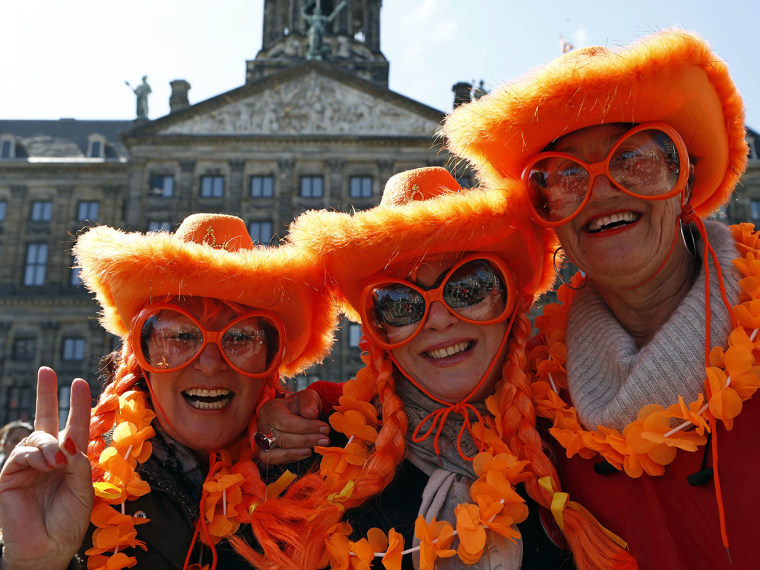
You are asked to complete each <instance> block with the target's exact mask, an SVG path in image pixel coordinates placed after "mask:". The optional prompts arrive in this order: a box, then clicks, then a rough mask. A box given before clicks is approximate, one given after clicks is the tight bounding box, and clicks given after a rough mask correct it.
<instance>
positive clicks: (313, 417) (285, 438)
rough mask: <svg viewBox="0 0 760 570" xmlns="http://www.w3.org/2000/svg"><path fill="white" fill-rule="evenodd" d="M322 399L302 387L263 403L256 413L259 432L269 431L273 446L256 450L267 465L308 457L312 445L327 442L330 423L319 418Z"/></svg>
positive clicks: (328, 442)
mask: <svg viewBox="0 0 760 570" xmlns="http://www.w3.org/2000/svg"><path fill="white" fill-rule="evenodd" d="M321 410H322V401H321V400H320V398H319V395H318V394H317V393H316V392H315V391H314V390H309V389H306V390H301V391H300V392H296V393H295V394H291V395H289V396H286V397H285V398H274V399H272V400H269V401H268V402H266V403H265V404H264V405H263V406H261V409H260V410H259V414H258V426H259V428H258V429H259V431H260V432H262V433H272V434H273V435H274V437H275V442H274V446H273V447H272V449H270V450H269V451H262V452H261V453H259V460H260V461H261V462H262V463H264V464H266V465H281V464H283V463H291V462H293V461H298V460H300V459H305V458H307V457H309V456H310V455H311V454H312V452H313V451H314V446H315V445H330V439H329V438H328V437H327V435H328V434H329V433H330V426H329V425H327V424H326V423H325V422H323V421H320V420H318V419H317V418H318V417H319V414H320V412H321Z"/></svg>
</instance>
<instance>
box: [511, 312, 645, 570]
mask: <svg viewBox="0 0 760 570" xmlns="http://www.w3.org/2000/svg"><path fill="white" fill-rule="evenodd" d="M528 306H529V300H524V299H523V300H521V301H520V302H519V303H518V307H517V309H516V310H517V311H518V314H517V316H516V318H515V323H514V325H513V327H512V338H511V341H510V349H509V352H508V356H507V360H506V362H505V363H504V371H503V373H502V382H503V385H502V386H500V387H499V389H498V390H497V397H498V402H499V410H500V412H501V415H502V422H503V424H502V428H503V433H504V434H505V439H506V440H507V441H506V443H507V445H509V448H510V449H511V450H512V451H514V452H515V453H516V454H517V456H518V457H519V458H520V459H525V460H528V461H529V462H530V463H529V465H528V472H529V473H530V474H531V477H530V478H529V479H527V480H526V481H525V490H526V491H527V493H528V495H529V496H530V497H531V498H532V499H533V500H534V501H536V502H537V503H538V504H539V505H541V506H543V507H546V508H550V507H551V503H552V498H553V495H552V494H551V493H549V491H547V490H545V489H543V488H542V487H541V486H540V485H539V484H538V479H539V478H541V477H545V476H549V477H551V479H552V481H553V482H554V488H555V489H556V490H557V491H560V490H561V487H560V482H559V476H558V475H557V471H556V469H555V468H554V465H553V464H552V462H551V460H550V459H549V457H548V456H547V455H546V453H545V451H544V446H543V443H542V441H541V436H540V435H539V433H538V431H537V430H536V412H535V409H534V407H533V401H532V399H531V395H530V394H531V391H530V383H529V379H528V375H527V374H526V372H525V371H526V370H527V365H528V358H527V351H526V348H525V347H526V344H527V340H528V337H529V336H530V333H531V330H532V325H531V323H530V321H529V320H528V317H527V314H526V310H527V307H528ZM564 521H565V528H564V529H563V533H564V535H565V538H566V539H567V541H568V544H569V545H570V548H571V550H572V552H573V558H574V559H575V563H576V565H577V567H578V569H579V570H592V569H613V568H614V569H628V568H631V569H633V568H638V565H637V564H636V562H635V561H634V559H633V557H632V556H631V555H630V554H629V553H628V552H626V551H625V550H624V549H623V548H621V547H620V546H618V545H617V544H616V543H615V542H613V541H612V540H611V539H610V538H608V537H607V535H605V534H604V532H603V531H602V529H601V527H600V526H599V524H598V523H596V521H594V520H592V519H590V518H589V517H588V515H587V514H586V513H585V512H581V511H578V510H576V509H575V508H573V507H572V505H568V508H566V509H565V511H564Z"/></svg>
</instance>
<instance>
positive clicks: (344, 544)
mask: <svg viewBox="0 0 760 570" xmlns="http://www.w3.org/2000/svg"><path fill="white" fill-rule="evenodd" d="M350 534H351V525H349V524H348V523H347V522H341V523H338V524H336V525H334V526H332V527H331V528H330V529H329V530H328V531H327V537H326V538H325V550H324V553H323V554H322V560H321V561H320V563H319V567H320V568H323V567H324V566H326V565H327V564H328V563H329V564H330V568H332V569H333V570H348V568H349V552H350V550H351V546H350V543H349V540H348V536H349V535H350Z"/></svg>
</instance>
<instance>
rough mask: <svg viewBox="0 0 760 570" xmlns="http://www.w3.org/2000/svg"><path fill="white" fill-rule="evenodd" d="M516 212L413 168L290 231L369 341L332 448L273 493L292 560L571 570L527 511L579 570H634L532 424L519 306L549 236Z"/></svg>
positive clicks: (546, 258)
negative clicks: (370, 197) (286, 520)
mask: <svg viewBox="0 0 760 570" xmlns="http://www.w3.org/2000/svg"><path fill="white" fill-rule="evenodd" d="M527 207H528V205H527V203H526V201H525V200H523V199H520V200H505V197H504V195H502V194H499V193H490V194H489V193H485V192H481V191H479V190H473V191H465V190H462V189H461V188H459V186H458V185H457V184H456V181H455V180H454V179H453V178H452V177H451V175H450V174H449V173H448V172H447V171H446V170H445V169H443V168H425V169H418V170H412V171H408V172H403V173H400V174H397V175H395V176H394V177H392V178H391V179H390V180H389V181H388V183H387V185H386V188H385V191H384V193H383V198H382V201H381V204H380V205H379V206H377V207H376V208H373V209H371V210H367V211H364V212H357V213H355V214H353V215H349V214H344V213H338V212H326V211H319V212H316V211H314V212H308V213H306V214H304V215H302V216H301V217H299V218H298V219H297V220H296V222H295V223H294V224H293V226H292V227H291V230H290V234H289V239H290V240H291V241H292V242H293V243H295V244H297V245H298V246H299V247H304V248H306V249H309V250H313V251H314V253H315V254H317V255H318V256H319V257H320V258H321V259H322V260H323V262H324V263H325V266H326V269H327V274H328V276H329V279H330V281H331V282H332V281H334V282H335V284H336V287H337V291H338V298H339V301H340V303H341V305H342V307H343V310H344V312H345V313H346V314H347V315H348V316H349V317H351V318H352V319H354V320H360V321H361V323H362V330H363V333H364V335H365V340H364V342H363V343H362V348H363V350H364V352H365V354H364V356H363V360H364V363H365V367H364V368H363V369H362V370H360V371H359V372H358V373H357V375H356V378H355V379H353V380H350V381H348V382H347V383H346V384H345V385H344V386H343V394H342V396H341V397H340V400H339V404H338V405H337V406H336V408H335V411H334V413H333V414H332V415H331V417H330V424H331V425H332V427H333V428H334V430H335V432H337V435H338V437H339V438H342V439H343V440H344V441H345V442H346V443H345V444H343V445H334V446H333V447H318V448H317V452H318V453H320V454H321V455H322V459H321V463H320V468H319V471H318V472H317V473H313V474H309V475H306V476H304V477H303V478H302V479H300V480H299V481H297V482H296V483H294V484H293V485H292V486H291V488H290V489H288V491H287V492H286V494H285V495H284V497H283V498H282V499H279V500H276V501H274V504H278V505H280V511H281V512H282V513H287V514H288V515H289V516H291V518H292V520H293V524H294V525H295V527H296V528H298V529H299V530H300V532H301V536H302V542H301V545H299V547H298V548H293V547H292V545H287V549H288V552H289V554H290V555H291V556H292V557H293V560H294V564H293V566H294V567H297V568H316V567H323V566H326V565H330V566H331V567H333V568H347V567H349V566H350V567H358V568H370V567H374V568H379V567H380V564H382V565H383V566H384V567H385V568H387V569H402V568H403V569H411V568H417V569H423V570H432V569H433V568H435V569H438V570H442V569H454V568H462V567H464V566H465V565H477V567H478V568H482V569H496V568H502V569H505V570H507V569H517V568H524V569H528V568H536V569H538V568H560V567H569V566H571V565H572V560H571V558H570V553H569V552H563V551H562V550H561V549H560V548H558V547H557V545H556V544H554V543H553V542H552V541H551V540H550V539H549V536H547V533H546V532H545V531H544V530H543V528H542V524H541V520H539V519H540V517H541V515H540V512H541V507H543V508H544V511H543V512H544V515H543V516H544V519H543V520H544V522H546V524H547V525H549V526H551V528H553V529H555V530H556V533H554V534H553V537H554V538H555V539H556V540H557V541H558V542H560V543H563V544H564V540H563V539H562V532H561V531H560V530H559V527H562V528H563V529H564V536H565V537H566V538H567V540H568V542H569V543H570V547H571V549H572V554H573V557H574V559H575V561H576V563H577V565H578V567H579V568H631V567H635V564H634V563H633V562H632V560H631V558H630V556H629V555H628V554H627V553H626V552H625V550H624V549H623V548H622V547H621V546H619V545H618V544H616V543H615V542H613V540H612V539H611V538H610V537H609V536H608V535H607V534H605V532H604V530H603V529H602V528H601V527H600V526H599V525H598V523H596V521H595V520H594V519H593V517H591V515H590V514H589V513H588V512H587V511H586V510H585V509H583V508H582V507H581V506H580V505H579V504H578V503H576V502H575V501H569V502H568V501H567V499H568V496H567V494H565V493H563V492H562V490H561V484H560V480H559V479H558V477H557V475H556V472H555V470H554V467H553V466H552V463H551V461H550V459H549V458H548V457H547V455H546V454H545V453H544V450H543V447H542V442H541V439H540V438H539V436H538V433H537V431H536V427H535V412H534V409H533V405H532V403H531V401H530V387H529V384H528V379H527V376H526V374H525V370H524V367H525V365H526V363H527V360H526V352H525V348H526V340H527V338H528V336H529V333H530V330H531V325H530V323H529V321H528V318H527V315H526V313H527V310H528V308H529V307H530V305H531V304H532V302H533V300H534V299H535V297H536V295H538V294H539V293H540V292H541V291H543V290H545V288H546V287H547V286H548V285H549V283H550V282H551V279H552V275H551V257H552V256H551V252H552V250H553V249H554V244H553V240H552V239H551V237H550V236H551V234H550V232H549V231H548V230H545V229H543V228H538V227H536V226H533V225H531V224H530V222H529V220H528V219H527V218H526V216H525V209H526V208H527ZM505 210H506V211H507V212H508V214H506V216H507V219H506V221H505V214H504V212H505ZM291 435H292V434H291ZM523 489H524V491H523ZM521 493H522V494H521ZM549 507H552V512H553V513H554V518H553V517H552V514H551V513H550V512H549V510H548V509H549ZM552 521H556V522H555V523H554V524H553V525H552V524H551V523H552ZM259 538H260V539H261V537H259ZM615 538H617V537H615ZM275 539H276V537H274V536H273V540H275ZM246 555H247V556H248V557H249V559H250V560H252V561H253V562H254V563H255V564H257V565H258V564H259V562H260V560H259V559H257V558H256V556H255V553H253V552H251V551H248V552H246ZM381 559H382V561H381Z"/></svg>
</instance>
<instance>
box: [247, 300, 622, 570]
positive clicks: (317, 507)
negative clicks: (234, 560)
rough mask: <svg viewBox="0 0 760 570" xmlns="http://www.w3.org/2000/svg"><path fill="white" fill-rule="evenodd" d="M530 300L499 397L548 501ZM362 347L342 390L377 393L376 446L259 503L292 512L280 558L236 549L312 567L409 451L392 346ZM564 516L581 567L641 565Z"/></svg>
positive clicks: (595, 530) (510, 440)
mask: <svg viewBox="0 0 760 570" xmlns="http://www.w3.org/2000/svg"><path fill="white" fill-rule="evenodd" d="M528 305H529V300H525V299H524V300H522V301H521V302H520V303H519V305H518V307H517V309H516V310H517V311H518V314H517V315H516V317H515V325H514V327H513V329H512V337H511V341H510V343H509V345H508V346H509V348H508V353H507V359H506V362H505V365H504V369H503V375H502V380H501V381H500V382H499V385H498V389H497V392H496V401H497V402H498V405H499V410H500V414H501V417H502V418H503V420H502V427H503V433H504V434H506V435H505V439H506V440H507V441H506V443H507V444H508V445H509V447H510V448H512V449H514V450H515V451H516V452H517V453H518V455H519V457H520V459H526V460H529V461H530V462H531V467H530V468H529V469H530V473H529V475H530V478H529V479H528V480H527V481H526V489H527V491H528V494H529V495H530V496H531V497H532V498H533V499H534V500H536V501H537V502H538V503H539V504H541V505H543V506H545V507H550V506H551V502H552V495H551V494H549V493H548V492H546V491H544V490H543V489H542V488H541V487H540V486H539V485H538V479H539V478H540V477H544V476H547V475H548V476H550V477H551V478H552V480H553V481H554V483H555V487H556V488H557V489H558V488H559V485H558V484H557V482H558V477H557V473H556V471H555V469H554V467H553V465H552V463H551V461H550V460H549V458H548V457H547V456H546V454H545V453H544V451H543V446H542V442H541V438H540V436H539V434H538V432H537V430H536V428H535V421H536V417H535V411H534V409H533V403H532V401H531V398H530V389H529V383H528V377H527V375H526V373H525V366H526V365H527V355H526V348H525V347H526V342H527V338H528V336H529V334H530V330H531V325H530V322H529V321H528V318H527V316H526V315H525V311H526V309H527V306H528ZM362 348H364V349H365V350H366V351H368V352H369V354H366V355H365V356H363V360H364V362H365V367H364V368H363V369H362V370H360V371H359V373H358V374H357V376H356V379H355V380H352V381H351V382H352V383H353V384H354V385H353V386H350V387H349V389H348V390H346V391H344V395H345V394H346V393H347V392H348V393H351V394H357V393H361V392H362V390H366V392H364V393H365V394H367V395H377V396H378V397H379V401H380V404H381V406H382V413H381V414H380V418H381V421H382V426H381V427H380V429H379V431H378V435H377V439H376V440H375V444H374V448H373V449H372V450H371V451H370V453H369V454H368V455H367V457H366V460H365V462H364V464H363V465H361V466H360V468H358V469H356V470H353V471H351V472H350V475H347V476H346V477H344V478H343V479H341V480H340V482H338V483H337V484H336V483H335V482H334V481H333V482H331V483H328V482H327V480H326V478H325V477H324V476H322V475H320V474H317V473H310V474H308V475H306V476H304V477H302V478H301V479H299V480H298V481H296V482H295V483H294V484H293V485H292V486H291V488H290V489H289V491H288V493H287V494H286V495H285V496H284V497H283V498H282V499H281V500H279V501H268V502H267V503H265V504H264V505H262V506H261V508H263V509H267V510H269V509H274V510H275V511H279V513H280V516H281V517H286V518H287V520H288V524H291V525H293V527H292V528H291V529H290V530H289V531H288V532H287V534H283V533H280V532H278V531H270V532H269V533H268V535H269V538H270V539H271V541H272V542H271V543H270V544H267V545H266V550H269V551H271V547H272V545H273V544H275V543H277V544H279V545H281V546H282V547H283V550H282V556H283V557H282V558H281V559H278V561H277V563H274V564H273V560H274V559H271V558H270V559H269V560H266V559H265V557H264V556H262V555H261V554H260V553H257V552H255V551H254V550H253V549H252V548H250V547H249V546H246V545H243V544H241V543H240V541H237V542H236V543H235V546H236V548H237V549H238V551H239V552H241V554H243V556H245V557H246V558H247V559H248V560H249V562H251V563H252V564H254V565H256V566H257V567H262V568H278V567H279V568H302V569H303V568H306V569H311V568H318V567H322V566H325V565H326V564H327V561H326V559H325V549H326V548H327V547H326V544H325V536H326V533H327V532H328V531H329V530H330V529H331V528H332V527H334V526H335V525H337V524H339V523H340V522H341V519H342V516H343V511H344V509H349V508H352V507H355V506H357V505H359V504H361V503H363V502H364V501H365V500H367V499H368V498H369V497H371V496H373V495H376V494H377V493H379V492H381V491H382V490H383V489H384V488H385V487H386V486H387V485H388V484H389V483H390V481H391V480H392V479H393V476H394V474H395V472H396V468H397V467H398V465H399V464H400V463H401V461H402V460H403V458H404V454H405V450H406V443H405V436H406V431H407V424H408V422H407V418H406V414H405V412H404V407H403V403H402V402H401V399H400V398H399V397H398V396H397V395H396V388H395V379H394V368H393V364H392V361H391V359H390V358H389V355H388V353H387V352H386V351H384V350H382V349H379V348H377V347H375V346H373V345H372V344H371V343H369V342H367V341H365V342H364V344H363V346H362ZM349 480H350V481H353V485H354V486H353V492H352V494H351V496H350V497H349V498H348V499H346V500H345V501H344V502H342V508H336V506H335V505H334V504H331V502H330V500H329V499H328V497H329V495H330V493H331V492H334V490H335V489H336V488H341V487H342V486H343V485H345V484H347V483H349ZM267 518H269V517H267ZM275 518H277V517H276V516H275ZM565 521H566V522H565V529H564V532H565V535H566V537H567V540H568V543H569V544H570V546H571V548H572V550H573V556H574V558H575V560H576V564H577V565H578V568H579V569H580V570H590V569H628V568H636V563H635V562H634V561H633V558H632V557H631V556H630V555H629V554H628V553H627V552H626V551H625V550H623V549H622V548H620V547H619V546H618V545H617V544H615V543H614V542H613V541H612V540H611V539H609V538H608V537H607V536H606V535H605V534H604V533H603V532H602V530H601V529H600V527H599V525H598V523H596V521H594V520H593V519H591V518H587V517H586V516H585V515H584V514H583V513H580V512H577V511H575V510H572V508H570V509H566V511H565ZM252 525H254V528H255V534H256V535H257V537H258V538H259V539H261V536H262V534H264V533H265V532H266V530H267V529H263V528H261V524H260V522H259V521H257V520H255V517H254V520H253V521H252ZM286 526H287V525H286ZM287 535H289V536H290V539H289V540H288V539H286V538H285V537H286V536H287ZM262 546H265V545H263V544H262ZM278 564H279V566H278Z"/></svg>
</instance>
